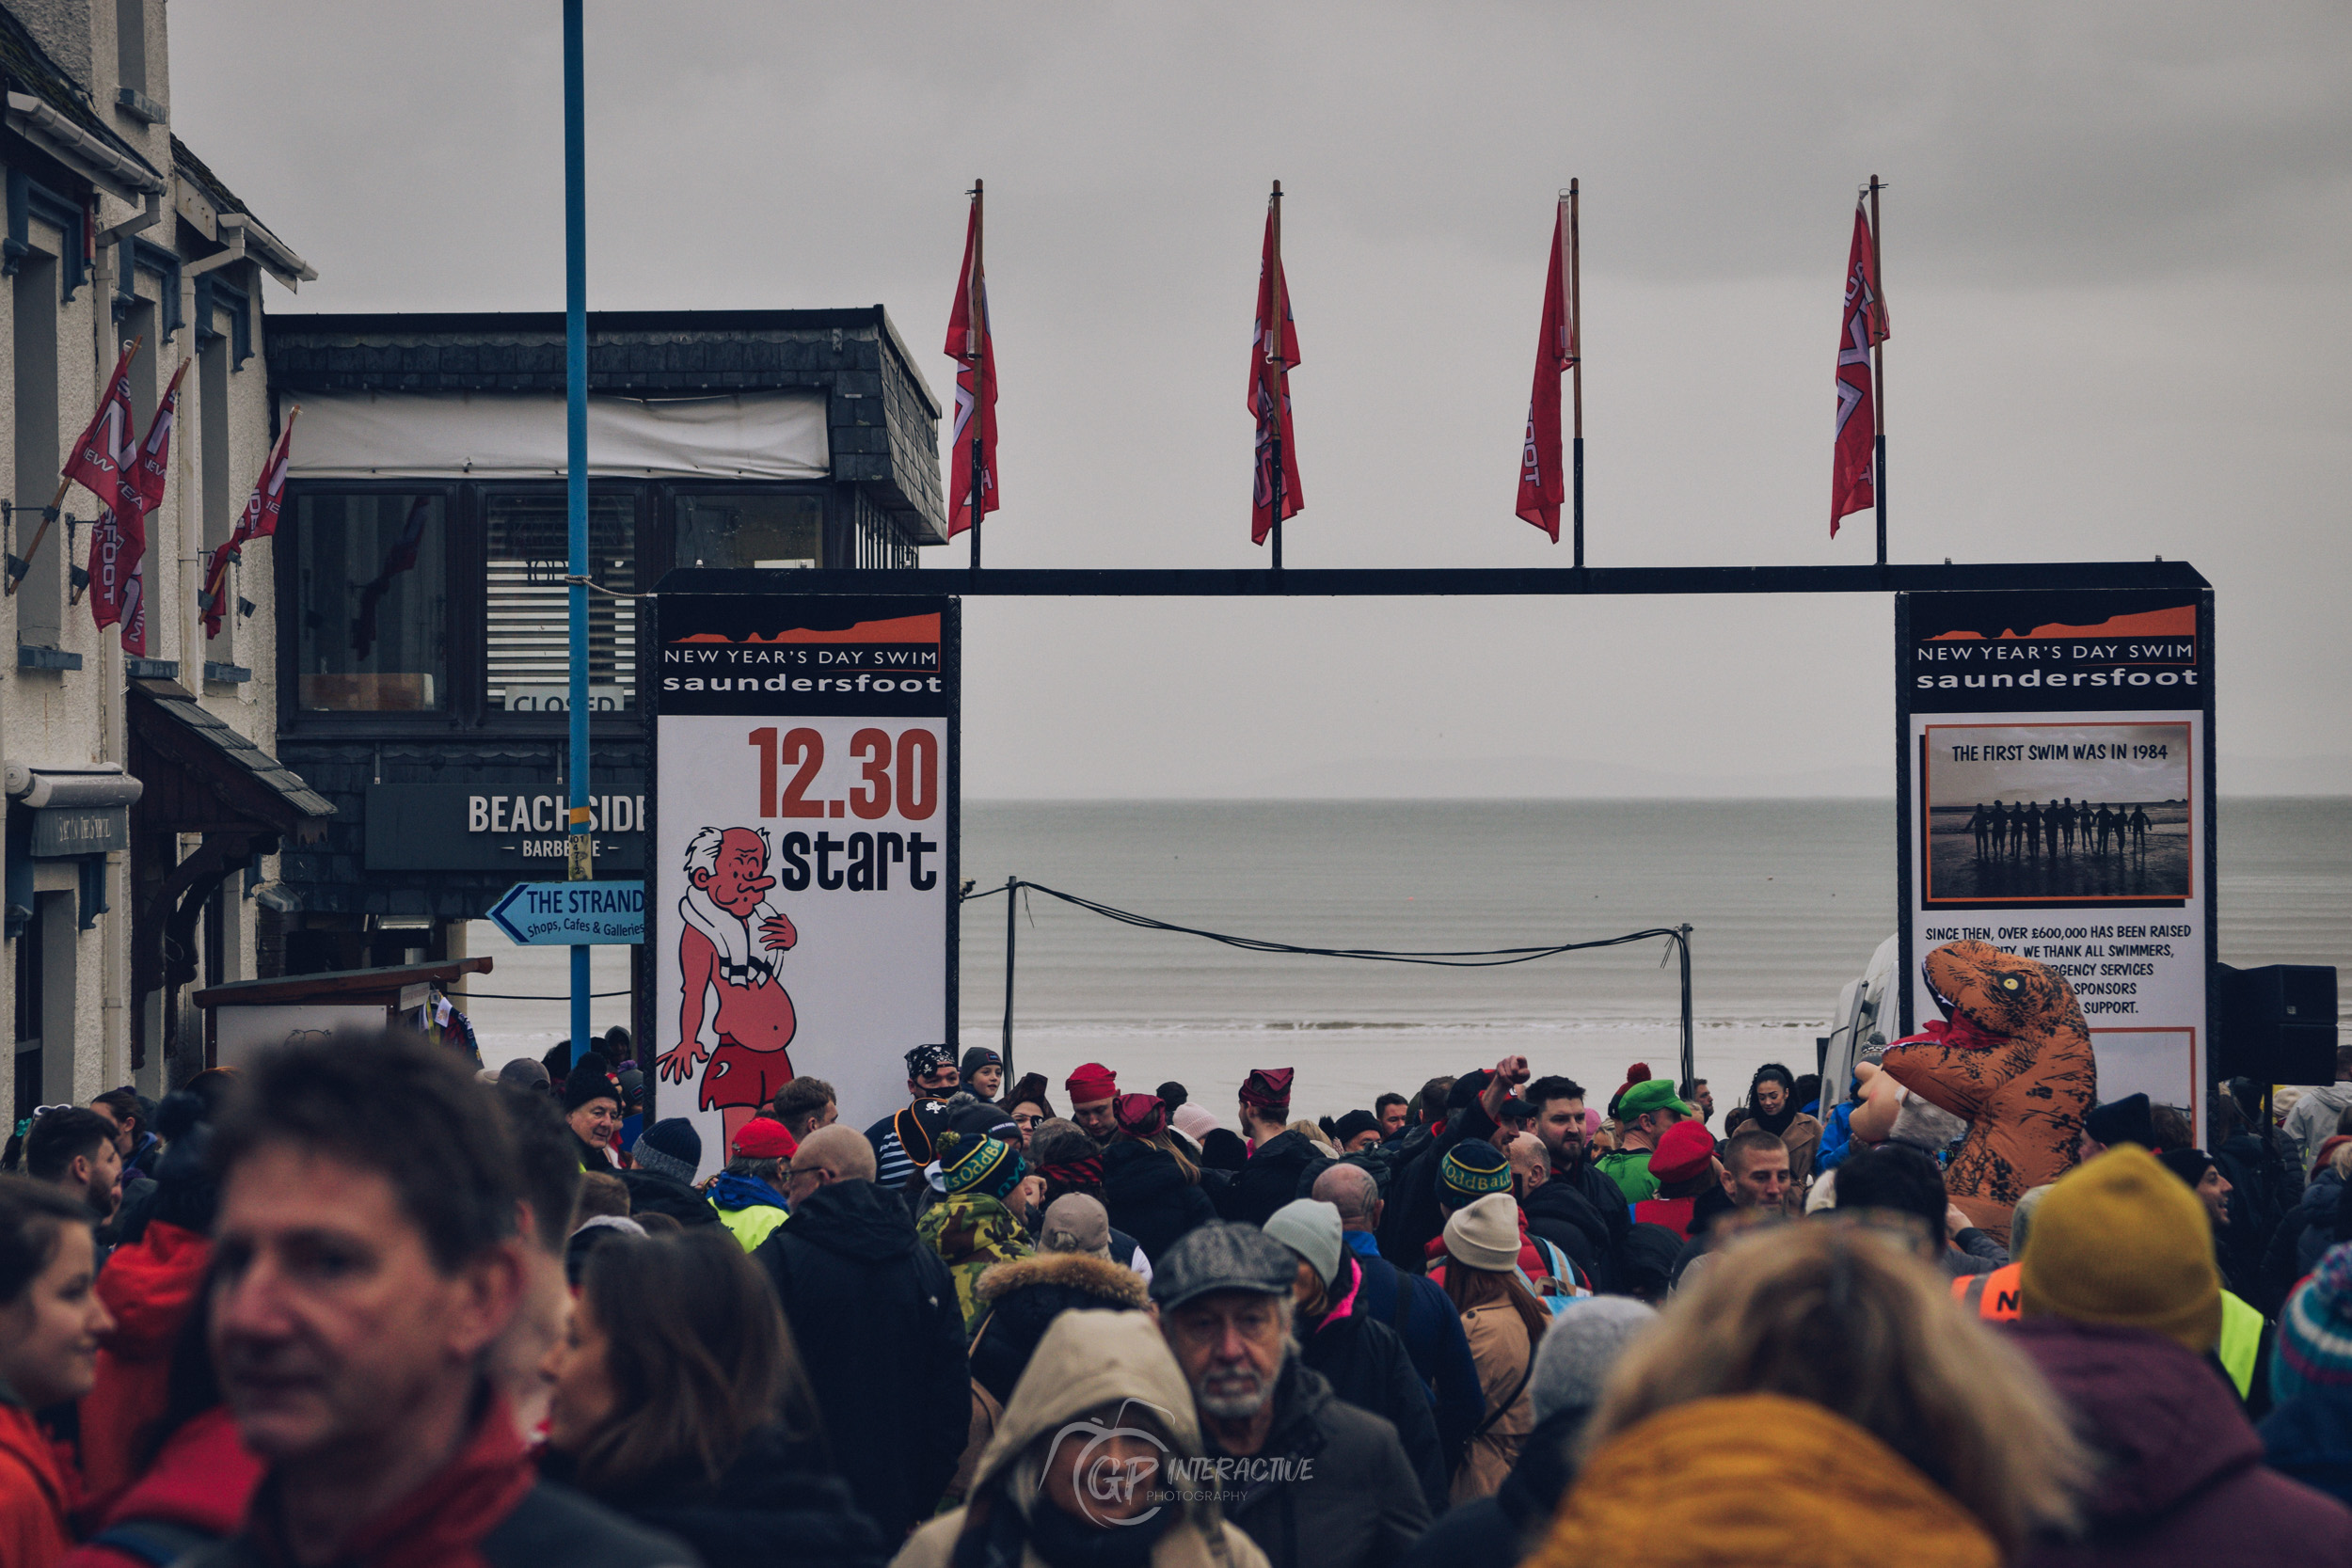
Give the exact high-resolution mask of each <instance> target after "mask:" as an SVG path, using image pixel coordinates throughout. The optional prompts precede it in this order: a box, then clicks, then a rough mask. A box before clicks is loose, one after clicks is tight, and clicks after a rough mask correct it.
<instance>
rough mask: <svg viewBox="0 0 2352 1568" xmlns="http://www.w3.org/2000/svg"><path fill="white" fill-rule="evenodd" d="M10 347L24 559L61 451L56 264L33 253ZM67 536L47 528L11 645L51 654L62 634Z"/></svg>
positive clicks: (21, 269)
mask: <svg viewBox="0 0 2352 1568" xmlns="http://www.w3.org/2000/svg"><path fill="white" fill-rule="evenodd" d="M13 304H14V325H15V333H16V337H15V343H14V354H13V357H12V359H11V363H10V371H11V379H12V383H13V387H14V389H15V394H16V410H15V413H16V451H15V460H16V498H15V499H16V502H17V507H18V511H17V513H16V516H15V523H14V528H13V537H11V538H10V539H9V541H8V548H9V549H10V550H12V551H14V552H15V553H16V554H18V555H23V554H24V551H25V550H26V549H27V548H29V547H30V546H31V545H32V542H33V539H34V536H35V535H36V534H38V533H39V532H40V506H41V503H42V502H43V501H45V500H47V499H49V495H50V492H51V491H52V489H54V488H55V487H56V483H57V467H58V465H59V463H60V462H61V461H62V454H63V452H64V450H65V443H64V440H63V438H62V437H61V436H59V434H58V431H57V262H56V258H55V257H51V256H44V255H41V254H40V253H39V252H34V253H32V254H30V255H27V256H25V257H24V259H23V260H22V261H20V262H19V263H18V265H17V271H16V293H15V298H14V302H13ZM65 505H66V509H67V510H68V511H72V509H73V508H74V507H75V506H76V505H79V506H80V507H81V509H82V510H83V511H84V512H87V511H89V510H90V506H89V498H88V496H87V493H84V494H78V495H71V496H68V497H67V498H66V502H65ZM69 537H70V531H69V530H68V529H67V528H66V526H65V522H64V520H63V519H62V518H60V519H59V520H58V521H57V522H56V523H55V524H52V525H51V527H50V530H49V537H48V538H47V539H45V540H43V541H42V543H41V547H40V554H39V555H37V556H34V557H33V558H32V562H33V564H32V570H31V572H30V573H29V574H27V576H26V577H25V578H24V582H23V583H21V584H19V585H18V589H17V595H16V605H17V610H16V640H17V641H19V642H20V643H24V644H25V645H27V646H30V647H40V648H54V647H56V646H57V645H58V641H59V639H60V638H61V637H62V635H63V633H64V609H65V567H64V566H63V565H62V564H60V563H61V562H63V561H64V559H65V557H66V554H67V552H68V547H69V546H68V544H67V540H68V538H69Z"/></svg>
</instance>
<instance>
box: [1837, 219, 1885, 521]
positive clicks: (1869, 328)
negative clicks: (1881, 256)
mask: <svg viewBox="0 0 2352 1568" xmlns="http://www.w3.org/2000/svg"><path fill="white" fill-rule="evenodd" d="M1878 271H1879V269H1878V258H1877V256H1876V254H1875V249H1874V247H1873V246H1872V245H1871V243H1870V223H1869V219H1868V218H1867V217H1866V216H1865V215H1864V214H1863V211H1862V204H1861V203H1860V202H1856V203H1854V210H1853V245H1852V246H1851V248H1850V249H1849V250H1848V252H1847V255H1846V313H1845V318H1844V320H1843V322H1842V323H1841V324H1840V325H1839V328H1838V333H1837V447H1836V450H1837V455H1836V464H1835V466H1834V467H1833V470H1832V472H1831V475H1830V487H1829V533H1830V537H1831V538H1833V539H1835V538H1836V537H1837V525H1838V524H1839V523H1840V522H1842V521H1844V520H1845V518H1846V517H1847V516H1848V515H1850V514H1851V513H1855V512H1860V511H1863V510H1865V509H1866V508H1868V507H1874V506H1876V505H1877V504H1878V481H1877V472H1876V467H1875V463H1874V459H1875V457H1876V450H1877V449H1876V436H1877V431H1878V406H1877V399H1876V396H1875V394H1874V393H1873V391H1872V389H1871V385H1870V349H1871V347H1872V345H1874V344H1877V343H1883V342H1884V341H1886V340H1887V339H1888V338H1890V337H1892V336H1894V333H1893V332H1892V331H1891V330H1890V329H1889V327H1888V326H1887V323H1886V303H1885V301H1884V299H1883V298H1882V297H1881V295H1880V293H1879V278H1878Z"/></svg>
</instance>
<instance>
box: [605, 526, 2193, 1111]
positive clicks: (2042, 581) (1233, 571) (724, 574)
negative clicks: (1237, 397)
mask: <svg viewBox="0 0 2352 1568" xmlns="http://www.w3.org/2000/svg"><path fill="white" fill-rule="evenodd" d="M2211 586H2212V585H2211V584H2210V583H2208V582H2207V581H2206V579H2205V578H2204V577H2203V576H2202V575H2201V573H2199V572H2198V570H2197V569H2196V568H2195V567H2194V566H2192V565H2190V564H2189V563H2188V562H2185V561H2166V560H2164V559H2163V558H2162V557H2160V556H2159V557H2156V558H2154V559H2153V560H2150V561H2118V562H1977V563H1965V564H1963V563H1955V562H1944V563H1942V564H1939V565H1869V566H1567V567H1559V566H1548V567H1513V566H1486V567H1480V566H1437V567H1297V566H1293V567H1285V568H1281V569H1279V570H1273V571H1269V570H1266V569H1264V568H1263V567H1232V568H1223V567H1211V568H1172V569H1171V568H1152V567H1142V568H1136V567H1102V568H1092V567H1019V566H1016V567H1002V566H992V567H990V568H988V569H986V570H984V571H983V570H979V569H977V568H962V569H941V570H925V569H919V568H918V569H915V570H912V571H846V570H840V569H829V570H816V571H808V570H783V571H779V570H767V569H749V570H725V569H717V568H709V567H687V568H680V569H677V570H675V571H672V572H670V573H668V574H667V575H665V576H664V577H663V578H661V580H660V582H658V583H657V584H655V586H654V588H653V593H654V594H750V595H759V596H772V597H780V598H787V599H791V598H831V597H856V598H867V599H870V598H891V597H895V596H905V597H910V598H912V597H922V598H927V599H936V598H939V597H941V596H943V595H945V596H948V597H951V598H955V597H971V598H1241V599H1297V598H1397V597H1541V596H1547V595H1567V596H1575V595H1635V596H1639V595H1673V594H1693V595H1711V594H1890V595H1891V594H1933V593H1955V592H1979V593H1981V592H2004V591H2007V592H2039V593H2047V592H2052V591H2062V592H2084V591H2095V590H2118V589H2122V590H2134V589H2137V590H2149V589H2158V590H2176V591H2208V590H2210V588H2211ZM1891 629H1892V628H1891V627H1890V631H1891ZM959 700H960V699H959ZM1037 885H1038V884H1035V883H1029V882H1026V881H1025V880H1024V879H1020V878H1017V877H1013V878H1008V879H1006V881H1005V884H1004V885H1003V886H1002V887H999V888H989V889H985V890H976V891H975V892H974V893H973V894H971V895H967V896H978V897H985V896H987V895H990V894H993V893H1003V894H1006V895H1008V896H1007V898H1006V911H1005V912H1006V920H1007V928H1006V942H1005V951H1006V978H1005V1014H1004V1025H1003V1027H1004V1045H1005V1049H1004V1052H1003V1054H1004V1056H1005V1058H1006V1061H1007V1063H1008V1064H1009V1063H1010V1061H1011V1059H1012V1052H1011V1044H1012V969H1011V965H1012V953H1013V943H1014V934H1013V930H1012V927H1011V919H1012V912H1013V899H1012V897H1011V896H1010V895H1012V894H1013V893H1014V892H1015V891H1016V890H1017V889H1019V888H1022V887H1029V886H1037ZM1061 896H1067V895H1061ZM1902 896H1903V895H1902V893H1901V892H1900V891H1899V893H1898V909H1897V911H1896V920H1897V926H1898V927H1899V928H1901V927H1904V926H1905V924H1906V916H1905V914H1904V911H1902V909H1901V908H1900V904H1901V899H1902ZM954 927H955V922H953V921H950V922H949V937H948V941H949V952H950V959H949V967H950V979H951V982H952V979H953V977H954V974H955V971H956V969H957V965H956V961H955V958H954V956H953V955H954V953H955V936H954ZM1672 936H1673V940H1674V941H1675V942H1676V944H1677V948H1678V949H1679V957H1680V960H1681V969H1682V974H1681V980H1682V1042H1681V1043H1682V1059H1683V1078H1684V1079H1685V1080H1686V1081H1687V1080H1688V1079H1690V1078H1691V1077H1692V1076H1694V1075H1695V1073H1696V1067H1695V1062H1694V1056H1695V1048H1696V1042H1695V1040H1694V1038H1693V1029H1692V1000H1691V998H1692V990H1691V942H1690V927H1688V926H1683V927H1678V928H1675V929H1674V930H1673V932H1672ZM1218 940H1224V939H1218ZM578 989H579V990H580V992H585V990H587V983H586V980H585V978H584V977H582V978H581V979H580V982H579V986H578ZM955 992H956V988H955V986H954V985H953V984H952V983H951V984H950V985H949V987H948V996H947V1021H946V1023H947V1036H948V1037H949V1038H950V1039H953V1038H954V1037H956V1034H957V1031H958V1027H959V1019H958V1016H957V1015H958V1011H959V1009H958V1007H957V1003H956V994H955ZM576 1010H577V1007H576ZM1008 1070H1009V1067H1008Z"/></svg>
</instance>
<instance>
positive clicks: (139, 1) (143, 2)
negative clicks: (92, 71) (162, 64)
mask: <svg viewBox="0 0 2352 1568" xmlns="http://www.w3.org/2000/svg"><path fill="white" fill-rule="evenodd" d="M115 72H116V74H117V76H119V78H120V79H121V82H122V85H123V86H124V87H129V88H130V89H131V90H132V91H134V92H145V91H146V90H147V0H115Z"/></svg>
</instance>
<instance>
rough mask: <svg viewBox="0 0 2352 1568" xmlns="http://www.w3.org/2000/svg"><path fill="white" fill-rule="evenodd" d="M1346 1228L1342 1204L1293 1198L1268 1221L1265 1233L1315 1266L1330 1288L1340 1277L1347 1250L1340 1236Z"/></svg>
mask: <svg viewBox="0 0 2352 1568" xmlns="http://www.w3.org/2000/svg"><path fill="white" fill-rule="evenodd" d="M1342 1228H1343V1227H1342V1226H1341V1225H1340V1211H1339V1205H1337V1204H1334V1203H1320V1202H1317V1201H1316V1200H1315V1199H1313V1198H1311V1197H1301V1198H1294V1199H1292V1200H1291V1201H1290V1202H1288V1203H1285V1204H1283V1205H1282V1207H1280V1208H1279V1209H1277V1210H1276V1211H1274V1212H1273V1213H1272V1214H1270V1215H1268V1216H1267V1217H1266V1222H1265V1233H1266V1234H1267V1235H1269V1236H1271V1237H1273V1238H1274V1239H1275V1240H1276V1241H1278V1242H1279V1243H1282V1244H1283V1245H1284V1246H1286V1247H1288V1248H1290V1249H1291V1250H1292V1251H1293V1252H1295V1253H1296V1254H1298V1256H1299V1257H1301V1258H1303V1259H1306V1260H1307V1261H1308V1262H1309V1263H1311V1264H1313V1265H1314V1271H1315V1274H1316V1275H1318V1276H1319V1277H1320V1278H1321V1279H1322V1280H1323V1283H1324V1285H1325V1286H1326V1287H1328V1286H1329V1285H1330V1283H1331V1281H1332V1280H1333V1279H1334V1278H1335V1277H1336V1276H1337V1275H1338V1274H1339V1272H1340V1258H1341V1255H1342V1254H1343V1253H1344V1252H1345V1251H1346V1249H1347V1243H1345V1242H1344V1241H1343V1240H1341V1237H1340V1232H1341V1230H1342Z"/></svg>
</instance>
